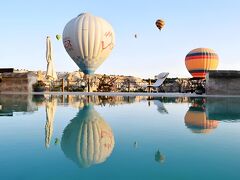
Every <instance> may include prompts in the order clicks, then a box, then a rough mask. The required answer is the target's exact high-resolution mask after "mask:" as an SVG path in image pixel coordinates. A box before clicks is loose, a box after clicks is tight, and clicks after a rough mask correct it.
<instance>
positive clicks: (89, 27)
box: [63, 13, 115, 74]
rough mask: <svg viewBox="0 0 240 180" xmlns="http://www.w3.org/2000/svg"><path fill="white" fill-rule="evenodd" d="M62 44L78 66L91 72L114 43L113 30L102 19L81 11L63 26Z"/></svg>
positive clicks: (108, 52)
mask: <svg viewBox="0 0 240 180" xmlns="http://www.w3.org/2000/svg"><path fill="white" fill-rule="evenodd" d="M63 44H64V47H65V49H66V51H67V52H68V54H69V56H70V57H71V58H72V59H73V61H74V62H75V63H76V64H77V65H78V67H79V68H80V69H81V70H82V71H83V72H84V73H85V74H93V73H94V71H95V70H96V69H97V68H98V67H99V66H100V65H101V64H102V63H103V61H104V60H105V59H106V58H107V57H108V56H109V54H110V53H111V51H112V49H113V47H114V45H115V37H114V31H113V28H112V26H111V25H110V24H109V23H108V22H107V21H105V20H104V19H102V18H100V17H97V16H93V15H92V14H90V13H83V14H80V15H79V16H77V17H76V18H73V19H72V20H71V21H69V22H68V23H67V25H66V26H65V28H64V31H63Z"/></svg>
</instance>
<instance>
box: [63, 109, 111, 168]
mask: <svg viewBox="0 0 240 180" xmlns="http://www.w3.org/2000/svg"><path fill="white" fill-rule="evenodd" d="M114 144H115V141H114V136H113V132H112V129H111V127H110V126H109V125H108V124H107V123H106V122H105V121H104V119H103V118H102V117H101V116H100V115H99V114H98V113H97V112H96V111H95V110H94V107H93V106H92V105H86V106H84V107H83V109H81V110H80V111H79V112H78V114H77V116H76V117H75V118H74V119H72V120H71V123H70V124H69V125H68V126H67V127H66V128H65V129H64V132H63V136H62V140H61V148H62V150H63V152H64V154H65V155H66V156H67V157H68V158H69V159H71V160H72V161H74V162H75V163H76V164H78V166H79V167H84V168H87V167H90V166H92V165H94V164H100V163H103V162H104V161H105V160H106V159H107V158H108V157H109V156H110V155H111V153H112V150H113V148H114Z"/></svg>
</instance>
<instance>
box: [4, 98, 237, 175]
mask: <svg viewBox="0 0 240 180" xmlns="http://www.w3.org/2000/svg"><path fill="white" fill-rule="evenodd" d="M239 107H240V98H213V97H208V98H187V97H178V98H172V97H171V98H170V97H169V98H168V97H103V96H102V97H97V96H88V97H87V96H71V95H65V96H53V95H45V96H43V95H34V96H31V95H0V179H1V180H13V179H14V180H15V179H16V180H35V179H37V180H38V179H39V180H42V179H44V180H48V179H49V180H50V179H51V180H52V179H59V180H61V179H68V180H71V179H87V180H93V179H105V180H108V179H109V180H110V179H111V180H112V179H114V180H118V179H124V180H128V179H129V180H133V179H146V180H148V179H164V180H169V179H184V180H185V179H194V180H198V179H201V180H202V179H224V180H226V179H240V173H239V172H238V169H239V167H240V166H239V163H240V108H239Z"/></svg>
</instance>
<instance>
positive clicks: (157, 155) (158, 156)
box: [155, 150, 165, 163]
mask: <svg viewBox="0 0 240 180" xmlns="http://www.w3.org/2000/svg"><path fill="white" fill-rule="evenodd" d="M155 161H157V162H159V163H164V161H165V156H164V155H163V154H162V153H161V152H160V151H159V150H157V152H156V153H155Z"/></svg>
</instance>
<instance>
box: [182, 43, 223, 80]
mask: <svg viewBox="0 0 240 180" xmlns="http://www.w3.org/2000/svg"><path fill="white" fill-rule="evenodd" d="M185 65H186V67H187V69H188V71H189V73H190V74H191V75H192V76H193V77H196V78H205V76H206V73H207V72H208V71H209V70H216V69H217V66H218V55H217V54H216V53H215V52H214V51H213V50H212V49H209V48H197V49H194V50H192V51H190V52H189V53H188V54H187V56H186V58H185Z"/></svg>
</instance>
